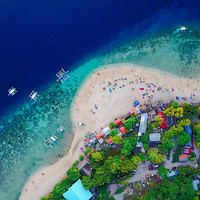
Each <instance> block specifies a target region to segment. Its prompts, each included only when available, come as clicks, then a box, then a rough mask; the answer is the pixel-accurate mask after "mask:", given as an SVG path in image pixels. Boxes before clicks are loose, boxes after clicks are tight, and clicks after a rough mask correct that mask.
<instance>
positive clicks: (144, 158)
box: [138, 153, 146, 162]
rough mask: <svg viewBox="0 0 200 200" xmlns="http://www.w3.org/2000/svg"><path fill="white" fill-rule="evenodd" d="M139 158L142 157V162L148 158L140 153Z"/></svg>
mask: <svg viewBox="0 0 200 200" xmlns="http://www.w3.org/2000/svg"><path fill="white" fill-rule="evenodd" d="M138 156H139V157H140V159H141V161H142V162H143V161H145V160H146V156H145V155H144V154H143V153H139V154H138Z"/></svg>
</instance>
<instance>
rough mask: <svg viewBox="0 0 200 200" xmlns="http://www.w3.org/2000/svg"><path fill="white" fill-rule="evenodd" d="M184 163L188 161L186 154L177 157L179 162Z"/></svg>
mask: <svg viewBox="0 0 200 200" xmlns="http://www.w3.org/2000/svg"><path fill="white" fill-rule="evenodd" d="M186 161H188V155H187V154H182V155H179V162H186Z"/></svg>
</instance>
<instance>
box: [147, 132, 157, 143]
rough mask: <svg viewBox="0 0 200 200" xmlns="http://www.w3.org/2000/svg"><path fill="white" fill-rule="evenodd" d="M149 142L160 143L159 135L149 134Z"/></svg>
mask: <svg viewBox="0 0 200 200" xmlns="http://www.w3.org/2000/svg"><path fill="white" fill-rule="evenodd" d="M149 140H150V142H160V133H151V134H149Z"/></svg>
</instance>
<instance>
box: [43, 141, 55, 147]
mask: <svg viewBox="0 0 200 200" xmlns="http://www.w3.org/2000/svg"><path fill="white" fill-rule="evenodd" d="M43 141H44V146H45V147H47V148H49V147H51V148H52V147H53V146H52V145H51V144H52V141H51V140H50V139H48V140H45V139H43Z"/></svg>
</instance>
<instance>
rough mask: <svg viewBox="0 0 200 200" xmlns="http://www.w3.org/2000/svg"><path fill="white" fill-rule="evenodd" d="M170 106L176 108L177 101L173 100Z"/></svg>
mask: <svg viewBox="0 0 200 200" xmlns="http://www.w3.org/2000/svg"><path fill="white" fill-rule="evenodd" d="M170 106H172V107H173V108H178V107H179V104H178V102H177V101H173V102H172V103H171V104H170Z"/></svg>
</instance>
